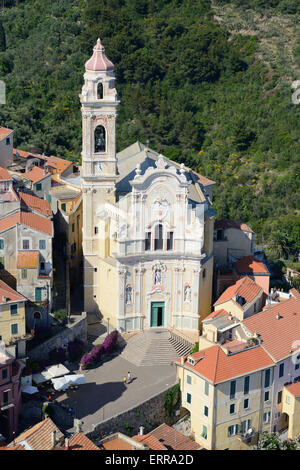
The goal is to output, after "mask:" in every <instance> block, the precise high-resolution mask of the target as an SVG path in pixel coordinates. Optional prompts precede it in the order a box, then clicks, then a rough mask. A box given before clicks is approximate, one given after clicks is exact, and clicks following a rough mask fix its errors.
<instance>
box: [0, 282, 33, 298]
mask: <svg viewBox="0 0 300 470" xmlns="http://www.w3.org/2000/svg"><path fill="white" fill-rule="evenodd" d="M3 297H6V299H7V300H6V301H5V302H4V300H3ZM21 300H27V299H26V298H25V297H23V295H21V294H19V292H16V291H15V290H14V289H12V288H11V287H10V286H8V285H7V284H6V283H5V282H4V281H2V279H0V304H5V303H6V302H19V301H21Z"/></svg>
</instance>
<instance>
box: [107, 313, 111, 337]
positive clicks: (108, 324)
mask: <svg viewBox="0 0 300 470" xmlns="http://www.w3.org/2000/svg"><path fill="white" fill-rule="evenodd" d="M109 320H110V319H109V317H107V334H108V335H109Z"/></svg>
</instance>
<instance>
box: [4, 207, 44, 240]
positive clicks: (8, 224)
mask: <svg viewBox="0 0 300 470" xmlns="http://www.w3.org/2000/svg"><path fill="white" fill-rule="evenodd" d="M16 224H23V225H26V226H27V227H31V228H33V229H35V230H38V231H39V232H43V233H46V234H47V235H50V236H52V222H51V220H49V219H46V218H45V217H41V216H40V215H37V214H33V213H32V212H16V213H15V214H13V215H10V216H7V217H4V218H3V219H0V232H3V231H4V230H8V229H10V228H12V227H14V226H15V225H16Z"/></svg>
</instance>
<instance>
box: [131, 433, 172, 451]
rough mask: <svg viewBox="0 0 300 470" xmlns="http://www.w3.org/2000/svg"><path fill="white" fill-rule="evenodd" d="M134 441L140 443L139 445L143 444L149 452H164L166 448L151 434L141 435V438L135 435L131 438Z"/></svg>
mask: <svg viewBox="0 0 300 470" xmlns="http://www.w3.org/2000/svg"><path fill="white" fill-rule="evenodd" d="M132 439H134V440H135V441H138V442H140V443H141V444H144V445H145V446H147V447H149V449H151V450H166V447H165V446H164V445H162V444H161V443H160V442H159V440H158V439H157V438H156V437H154V436H153V435H152V434H151V433H149V434H143V435H142V436H140V435H137V436H133V438H132Z"/></svg>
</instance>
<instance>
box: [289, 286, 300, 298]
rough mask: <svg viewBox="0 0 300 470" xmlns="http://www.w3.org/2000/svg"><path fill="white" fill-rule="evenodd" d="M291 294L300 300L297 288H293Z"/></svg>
mask: <svg viewBox="0 0 300 470" xmlns="http://www.w3.org/2000/svg"><path fill="white" fill-rule="evenodd" d="M290 293H291V294H292V296H293V297H295V298H296V299H300V292H298V291H297V289H295V287H293V288H292V289H291V290H290Z"/></svg>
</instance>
